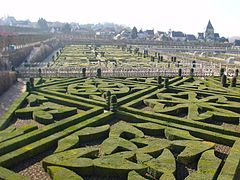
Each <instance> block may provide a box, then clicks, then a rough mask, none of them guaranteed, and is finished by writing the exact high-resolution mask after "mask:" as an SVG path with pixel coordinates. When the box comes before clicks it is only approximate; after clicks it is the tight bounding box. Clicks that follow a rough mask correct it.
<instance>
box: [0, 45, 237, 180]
mask: <svg viewBox="0 0 240 180" xmlns="http://www.w3.org/2000/svg"><path fill="white" fill-rule="evenodd" d="M131 51H133V52H131ZM134 51H135V52H134ZM56 56H57V57H55V58H53V61H52V62H51V63H50V64H48V66H49V67H51V68H61V67H78V66H81V67H85V68H93V69H94V73H95V77H93V75H91V76H89V72H85V71H84V70H83V69H84V68H83V69H81V71H80V76H79V77H43V76H42V71H40V72H39V71H38V77H37V78H33V77H30V78H28V79H27V83H26V86H27V90H26V92H25V93H23V94H22V95H21V97H20V98H18V99H17V100H16V101H15V102H14V103H13V104H12V105H11V107H10V108H9V110H8V111H7V112H6V113H5V114H4V115H3V116H2V117H0V129H1V131H0V134H1V136H0V166H1V167H0V179H54V180H58V179H63V178H64V179H76V180H77V179H79V180H80V179H100V180H102V179H129V180H136V179H139V180H140V179H152V180H155V179H161V180H172V179H173V180H174V179H177V180H182V179H188V180H190V179H192V180H195V179H205V180H210V179H211V180H212V179H220V180H228V179H229V180H231V179H239V178H240V170H239V167H240V164H239V163H240V125H239V120H240V79H239V77H238V71H236V72H235V76H233V77H229V76H226V75H225V74H224V70H223V69H222V70H221V72H219V73H220V76H212V77H211V76H208V77H196V76H194V73H193V72H192V73H190V74H189V75H185V76H183V75H182V72H180V71H178V72H177V75H174V76H172V77H170V76H169V77H167V76H154V77H114V78H113V77H105V76H103V74H102V73H101V72H102V71H103V69H104V68H114V67H124V68H126V67H128V66H130V67H136V68H140V67H142V68H148V67H153V66H154V67H156V68H157V67H160V66H162V63H161V62H165V63H166V64H167V65H168V64H169V66H170V67H177V68H184V64H181V65H180V64H178V63H177V61H176V59H175V60H174V57H173V58H167V57H165V56H164V57H163V56H162V55H161V54H158V53H157V54H150V53H149V54H148V52H143V53H142V52H140V51H138V50H137V49H135V48H130V49H129V48H127V47H120V46H119V47H113V46H100V47H95V46H86V45H81V46H66V48H64V49H63V50H61V52H59V53H58V54H57V55H56ZM168 62H170V63H168ZM178 65H179V66H178ZM191 66H192V64H191ZM186 67H187V66H186ZM99 68H101V69H102V71H101V70H97V69H99ZM85 70H86V69H85ZM96 70H97V71H96ZM189 71H190V68H189ZM31 167H37V173H35V171H34V170H35V169H34V168H31Z"/></svg>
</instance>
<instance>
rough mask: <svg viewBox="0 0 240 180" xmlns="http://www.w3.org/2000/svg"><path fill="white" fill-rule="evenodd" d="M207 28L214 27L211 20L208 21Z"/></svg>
mask: <svg viewBox="0 0 240 180" xmlns="http://www.w3.org/2000/svg"><path fill="white" fill-rule="evenodd" d="M207 29H213V26H212V23H211V21H210V20H209V21H208V25H207Z"/></svg>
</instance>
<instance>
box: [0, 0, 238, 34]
mask: <svg viewBox="0 0 240 180" xmlns="http://www.w3.org/2000/svg"><path fill="white" fill-rule="evenodd" d="M239 7H240V0H144V1H143V0H121V1H119V0H118V1H117V0H59V1H57V0H38V1H34V0H1V4H0V17H3V16H7V15H8V16H14V17H15V18H16V19H18V20H26V19H29V20H31V21H37V20H38V19H39V18H40V17H42V18H44V19H46V20H47V21H60V22H77V23H80V24H88V23H94V24H97V23H103V22H114V23H117V24H122V25H126V26H129V27H131V28H132V27H133V26H136V27H137V29H140V28H142V29H143V30H145V29H154V30H155V31H156V30H160V31H168V30H169V29H171V30H174V31H183V32H184V33H188V34H195V35H196V34H197V33H198V32H204V31H205V28H206V26H207V23H208V20H211V22H212V25H213V27H214V29H215V32H217V33H220V36H225V37H231V36H240V23H239V20H240V11H239V10H238V9H239Z"/></svg>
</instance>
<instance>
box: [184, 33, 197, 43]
mask: <svg viewBox="0 0 240 180" xmlns="http://www.w3.org/2000/svg"><path fill="white" fill-rule="evenodd" d="M196 40H197V39H196V37H195V36H194V35H193V34H187V35H186V41H188V42H191V41H196Z"/></svg>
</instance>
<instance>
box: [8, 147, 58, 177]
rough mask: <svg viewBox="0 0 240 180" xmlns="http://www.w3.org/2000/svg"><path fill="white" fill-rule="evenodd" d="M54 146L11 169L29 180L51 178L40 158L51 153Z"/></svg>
mask: <svg viewBox="0 0 240 180" xmlns="http://www.w3.org/2000/svg"><path fill="white" fill-rule="evenodd" d="M54 149H55V148H52V149H50V150H49V151H45V152H44V153H41V154H39V155H37V156H35V157H33V158H31V159H29V160H26V161H24V162H22V163H20V164H19V165H17V166H15V167H13V168H12V169H11V170H12V171H14V172H16V173H19V174H21V175H23V176H26V177H29V179H30V180H51V178H50V176H49V175H48V173H47V172H45V171H44V169H43V167H42V163H41V161H42V159H44V158H45V157H47V156H49V155H50V154H52V153H53V151H54Z"/></svg>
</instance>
